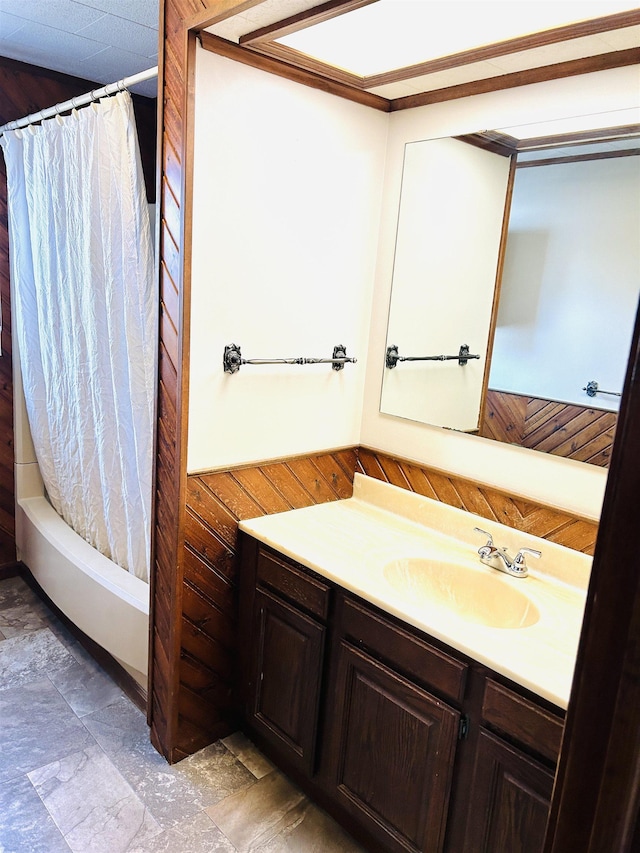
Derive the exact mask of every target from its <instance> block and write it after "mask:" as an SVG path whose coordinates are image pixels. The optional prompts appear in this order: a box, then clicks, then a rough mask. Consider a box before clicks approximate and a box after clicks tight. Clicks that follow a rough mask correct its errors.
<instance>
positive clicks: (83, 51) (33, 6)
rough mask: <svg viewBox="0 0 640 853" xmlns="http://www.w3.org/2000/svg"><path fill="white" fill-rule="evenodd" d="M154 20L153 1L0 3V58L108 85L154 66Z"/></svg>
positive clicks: (146, 86)
mask: <svg viewBox="0 0 640 853" xmlns="http://www.w3.org/2000/svg"><path fill="white" fill-rule="evenodd" d="M158 20H159V0H0V56H6V57H8V58H9V59H17V60H19V61H21V62H27V63H29V64H30V65H38V66H40V67H41V68H49V69H52V70H54V71H60V72H62V73H64V74H71V75H72V76H74V77H82V78H83V79H85V80H91V81H92V82H95V83H104V84H107V83H113V82H115V81H116V80H121V79H122V78H123V77H129V76H130V75H132V74H137V73H138V72H140V71H146V70H147V69H148V68H152V67H153V66H154V65H157V64H158ZM132 91H133V92H136V93H137V94H141V95H146V96H147V97H155V96H156V93H157V84H156V81H155V80H150V81H147V82H145V83H141V84H138V85H137V86H134V87H132Z"/></svg>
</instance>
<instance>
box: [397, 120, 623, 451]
mask: <svg viewBox="0 0 640 853" xmlns="http://www.w3.org/2000/svg"><path fill="white" fill-rule="evenodd" d="M605 118H606V117H599V120H600V121H603V120H605ZM601 126H602V127H603V128H604V127H605V126H604V125H601ZM638 131H639V128H638V125H637V124H629V125H625V126H624V127H622V126H616V127H615V128H614V127H613V125H610V126H608V127H606V128H605V129H603V130H601V131H598V132H597V133H596V132H588V133H587V132H584V131H582V132H580V133H576V132H575V131H574V132H573V133H571V134H561V135H560V134H554V135H553V136H549V135H548V132H547V136H545V137H544V138H541V137H538V136H537V135H536V136H535V138H530V136H531V134H532V130H531V129H527V128H525V129H524V130H521V129H519V128H507V129H503V130H501V131H497V132H484V133H481V134H474V135H472V136H470V137H465V138H457V139H428V140H422V141H418V142H412V143H408V144H407V145H406V147H405V157H404V166H403V175H402V189H401V199H400V209H399V215H398V229H397V235H396V249H395V258H394V269H393V282H392V292H391V303H390V311H389V321H388V334H387V348H388V347H389V346H394V347H396V348H397V352H398V354H399V355H400V356H409V357H413V356H425V355H429V353H431V354H432V355H436V354H439V353H440V352H441V351H442V354H443V355H451V354H454V353H455V352H456V351H457V348H458V346H459V345H461V344H467V345H469V346H470V352H472V353H474V354H478V355H479V356H480V358H479V359H476V360H474V361H468V362H467V363H466V364H462V363H458V361H457V360H450V361H441V362H439V361H424V362H423V361H415V362H414V361H407V362H400V361H398V362H397V363H396V364H395V365H392V366H391V367H389V366H385V368H384V377H383V384H382V394H381V404H380V410H381V412H383V413H386V414H392V415H396V416H399V417H404V418H408V419H410V420H416V421H420V422H422V423H427V424H431V425H436V426H443V427H447V428H453V429H461V430H465V431H469V432H476V433H478V434H480V435H483V436H484V437H490V438H497V439H498V440H502V441H509V442H510V443H518V444H521V445H522V446H527V447H533V448H535V449H541V450H547V451H548V452H553V453H558V454H559V455H569V456H570V455H572V452H575V453H576V454H577V455H575V456H574V458H582V459H583V460H584V461H592V462H594V464H600V465H606V464H607V459H608V456H607V453H608V451H607V450H606V448H605V445H606V444H607V442H608V443H609V445H610V443H611V440H612V436H613V430H614V427H615V412H616V411H617V405H618V402H619V396H618V394H619V392H620V390H621V388H622V381H623V378H624V371H625V367H626V363H627V359H628V351H629V344H630V339H631V332H632V326H633V318H634V315H635V310H636V306H637V301H638V290H639V287H640V282H639V272H640V241H639V240H638V237H637V235H638V233H640V156H639V155H640V141H639V139H638V135H639V134H638ZM524 134H528V136H527V137H525V136H524ZM470 143H473V144H470ZM478 144H481V145H486V146H487V147H488V149H490V150H483V149H480V148H478V147H477V145H478ZM452 151H455V152H456V153H455V157H454V155H453V154H451V152H452ZM511 157H514V159H515V161H516V162H517V168H515V169H514V173H513V174H514V177H513V196H512V200H511V206H510V209H508V208H509V205H508V204H506V205H505V199H508V195H509V193H508V192H507V187H506V185H505V184H503V183H502V180H503V179H501V180H498V181H493V182H492V181H491V180H490V179H489V178H488V177H487V172H491V171H492V170H493V171H494V172H499V171H500V166H499V165H497V166H495V167H494V166H493V165H491V164H493V163H496V164H500V163H502V170H501V173H502V175H503V178H504V176H506V178H507V179H508V174H509V162H510V158H511ZM425 164H426V165H425ZM461 164H464V165H461ZM479 164H482V166H480V165H479ZM486 164H490V165H489V166H486ZM481 173H482V178H481V177H479V176H480V174H481ZM434 174H435V175H436V176H437V179H436V178H434ZM458 177H460V179H461V181H460V186H458V181H457V178H458ZM470 187H471V189H469V188H470ZM505 209H507V214H508V217H507V220H506V221H508V226H509V227H508V232H507V238H506V241H505V248H504V257H503V265H504V269H503V272H502V276H500V275H499V268H500V266H501V252H500V238H501V232H502V226H503V218H504V216H503V214H504V213H505ZM434 210H437V211H438V213H437V217H434V215H433V211H434ZM434 220H436V221H434ZM483 228H484V231H483V230H482V229H483ZM478 247H479V248H478ZM480 248H481V249H482V252H480V251H479V249H480ZM500 278H501V286H500V287H499V288H498V290H497V291H496V299H495V304H494V300H493V297H494V285H495V282H496V280H499V279H500ZM498 295H499V298H498ZM492 309H495V310H493V313H492ZM494 326H495V335H494ZM445 349H447V350H450V351H451V352H444V350H445ZM394 352H395V351H394ZM486 389H488V390H486ZM485 390H486V398H485ZM607 392H612V393H607ZM483 414H484V417H483ZM574 429H575V430H576V431H577V433H579V435H577V434H574V432H573V431H574ZM527 430H528V432H527ZM535 430H537V432H538V435H536V436H533V437H532V433H533V432H534V431H535ZM585 436H586V438H585ZM534 439H535V441H534ZM535 442H537V444H536V443H535ZM586 442H589V443H588V445H587V444H586ZM583 443H585V444H584V448H585V449H584V450H582V449H581V448H582V444H583ZM564 445H566V447H565V446H564ZM576 448H577V449H576ZM581 453H582V455H580V454H581Z"/></svg>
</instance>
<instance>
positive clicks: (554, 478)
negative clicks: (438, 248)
mask: <svg viewBox="0 0 640 853" xmlns="http://www.w3.org/2000/svg"><path fill="white" fill-rule="evenodd" d="M628 110H631V112H630V113H628V112H626V111H628ZM639 111H640V79H639V72H638V67H630V68H620V69H614V70H611V71H604V72H599V73H597V74H590V75H584V76H581V77H572V78H566V79H563V80H556V81H550V82H548V83H538V84H535V85H531V86H526V87H520V88H518V89H514V90H511V91H510V90H505V91H502V92H492V93H488V94H485V95H476V96H474V97H471V98H465V99H461V100H457V101H448V102H445V103H442V104H433V105H430V106H426V107H420V108H418V109H415V110H404V111H401V112H398V113H394V114H393V115H392V122H391V124H390V130H389V144H388V150H387V164H386V175H385V188H384V200H383V206H382V210H383V214H382V219H381V232H380V241H379V247H378V265H377V270H376V289H375V294H374V302H373V314H372V325H371V336H370V358H369V361H368V371H367V379H366V386H365V401H364V410H363V418H362V431H361V443H362V444H364V445H367V446H369V447H372V448H375V449H379V450H383V451H386V452H388V453H396V454H397V455H399V456H402V457H405V458H409V459H414V460H416V461H417V462H421V463H423V464H426V465H430V466H433V467H434V468H437V469H440V470H442V471H446V472H450V473H453V474H459V475H461V476H465V477H468V478H470V479H472V480H477V481H479V482H483V483H487V484H488V485H493V486H495V487H497V488H500V489H506V490H508V491H510V492H512V493H513V494H515V495H519V496H522V497H525V498H530V499H532V500H534V501H541V502H545V503H550V504H551V505H555V506H557V507H558V508H560V509H566V510H567V511H570V512H575V513H578V514H581V515H584V516H585V517H587V518H594V519H597V518H598V517H599V514H600V507H601V503H602V497H603V495H604V487H605V483H606V471H604V470H602V469H598V468H596V467H595V466H591V465H586V464H583V463H580V462H574V461H573V460H568V459H560V458H556V457H553V456H550V455H547V454H543V453H538V452H535V451H529V450H524V449H522V448H519V447H515V446H512V445H505V444H501V443H499V442H494V441H491V440H489V439H482V438H478V437H476V436H472V435H467V434H463V433H457V432H453V431H451V430H443V429H438V428H436V427H429V426H425V425H422V424H418V423H415V422H413V421H409V420H404V419H402V418H397V417H392V416H389V415H384V414H381V413H380V411H379V404H380V390H381V382H382V370H381V369H380V367H379V364H380V353H381V352H383V350H384V342H385V340H386V328H387V314H388V307H389V295H390V283H391V279H392V273H393V246H394V234H395V227H396V219H397V210H398V202H399V198H400V186H401V175H402V158H403V152H404V146H405V144H406V142H407V141H408V140H418V139H427V138H438V137H442V136H455V135H458V134H463V133H471V132H474V131H477V130H482V129H492V128H503V129H505V130H507V129H508V128H509V127H510V126H514V125H531V126H532V129H533V127H534V125H535V124H536V123H537V122H542V121H551V120H558V125H559V127H560V126H562V124H564V123H561V122H560V121H559V120H561V119H565V118H566V117H573V118H574V122H573V126H574V127H577V126H580V124H584V121H583V120H582V117H583V116H587V115H592V114H602V115H601V116H600V117H599V119H598V120H597V126H601V127H606V126H609V125H613V124H625V123H627V122H628V121H638V113H639ZM612 112H613V113H614V114H612ZM590 121H591V120H590ZM593 124H594V126H595V124H596V122H595V121H594V122H593ZM570 126H571V123H570Z"/></svg>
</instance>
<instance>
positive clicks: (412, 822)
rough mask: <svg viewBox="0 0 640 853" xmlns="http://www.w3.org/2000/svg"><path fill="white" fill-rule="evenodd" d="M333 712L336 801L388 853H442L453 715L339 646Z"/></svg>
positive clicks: (366, 657)
mask: <svg viewBox="0 0 640 853" xmlns="http://www.w3.org/2000/svg"><path fill="white" fill-rule="evenodd" d="M335 685H336V687H335V694H334V695H335V706H334V707H332V709H331V716H330V718H331V720H332V722H331V734H330V753H329V757H328V761H329V773H330V779H331V786H332V789H333V791H334V796H335V797H336V799H337V801H338V802H339V803H340V805H341V806H342V808H343V809H344V810H346V811H347V812H348V813H349V814H350V815H351V816H352V818H355V819H356V820H357V821H358V823H360V824H361V825H362V826H363V827H364V828H365V830H366V831H367V832H368V833H369V835H371V836H372V837H373V838H374V839H376V840H377V842H378V843H379V844H380V847H379V849H381V850H382V849H384V850H386V851H403V853H406V851H428V853H438V851H440V850H441V849H442V841H443V836H444V828H445V824H446V817H447V806H448V801H449V790H450V784H451V775H452V768H453V758H454V752H455V747H456V741H457V733H458V721H459V714H458V712H457V711H455V710H454V709H452V708H450V707H449V706H448V705H446V704H444V703H443V702H441V701H440V700H438V699H436V698H435V697H434V696H432V695H431V694H429V693H428V692H426V691H425V690H423V689H422V688H420V687H418V686H417V685H415V684H413V683H412V682H411V681H408V680H407V679H406V678H404V677H402V676H400V675H398V674H397V673H395V672H393V671H392V670H391V669H389V668H388V667H387V666H385V665H383V664H382V663H380V662H379V661H377V660H375V659H374V658H372V657H370V656H369V655H368V654H366V653H365V652H363V651H361V650H360V649H357V648H355V647H354V646H352V645H351V644H350V643H348V642H346V641H345V640H342V641H341V642H340V643H339V645H338V659H337V667H336V676H335Z"/></svg>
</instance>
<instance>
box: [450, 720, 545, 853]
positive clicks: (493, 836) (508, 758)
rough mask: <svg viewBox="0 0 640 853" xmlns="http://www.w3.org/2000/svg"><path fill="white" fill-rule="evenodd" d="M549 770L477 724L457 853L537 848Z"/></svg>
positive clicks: (536, 851) (517, 852) (536, 852)
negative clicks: (464, 826) (463, 834)
mask: <svg viewBox="0 0 640 853" xmlns="http://www.w3.org/2000/svg"><path fill="white" fill-rule="evenodd" d="M552 789H553V773H552V772H551V771H550V770H547V769H546V768H545V767H543V766H542V765H541V764H538V763H537V762H536V761H533V759H531V758H529V757H528V756H527V755H525V754H524V753H523V752H520V751H519V750H517V749H515V748H514V747H512V746H510V745H509V744H507V743H506V742H505V741H502V740H500V739H499V738H497V737H495V735H493V734H491V733H490V732H488V731H486V730H485V729H481V731H480V734H479V740H478V747H477V752H476V761H475V769H474V774H473V782H472V784H471V787H470V789H469V791H468V795H469V812H468V819H467V829H466V837H465V844H464V848H463V853H541V851H542V847H543V844H544V835H545V830H546V826H547V818H548V814H549V804H550V801H551V793H552Z"/></svg>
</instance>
